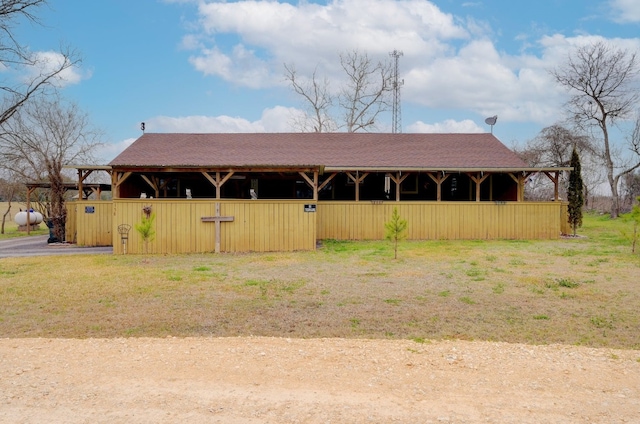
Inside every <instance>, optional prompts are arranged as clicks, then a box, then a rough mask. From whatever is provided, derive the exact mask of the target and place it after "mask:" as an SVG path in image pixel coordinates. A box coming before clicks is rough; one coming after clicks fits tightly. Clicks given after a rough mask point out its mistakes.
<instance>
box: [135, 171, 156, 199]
mask: <svg viewBox="0 0 640 424" xmlns="http://www.w3.org/2000/svg"><path fill="white" fill-rule="evenodd" d="M140 177H142V179H143V180H145V182H146V183H147V184H149V186H150V187H151V188H152V189H153V193H154V195H155V196H156V199H157V198H158V197H160V190H159V189H158V180H157V178H156V177H153V176H152V177H151V179H149V178H148V177H147V176H146V175H144V174H140Z"/></svg>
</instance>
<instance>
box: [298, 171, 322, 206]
mask: <svg viewBox="0 0 640 424" xmlns="http://www.w3.org/2000/svg"><path fill="white" fill-rule="evenodd" d="M298 174H300V176H301V177H302V178H304V180H305V181H306V182H307V184H308V185H309V186H310V187H311V189H312V190H313V200H318V171H313V180H311V178H309V176H308V175H307V174H306V173H305V172H302V171H300V172H298Z"/></svg>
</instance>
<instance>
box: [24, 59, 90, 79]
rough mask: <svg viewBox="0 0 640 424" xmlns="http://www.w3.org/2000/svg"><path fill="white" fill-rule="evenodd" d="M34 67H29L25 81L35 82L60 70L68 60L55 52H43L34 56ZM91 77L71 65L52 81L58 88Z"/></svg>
mask: <svg viewBox="0 0 640 424" xmlns="http://www.w3.org/2000/svg"><path fill="white" fill-rule="evenodd" d="M33 59H34V61H35V63H34V65H32V66H28V67H27V69H26V73H25V75H23V79H24V80H25V81H28V82H30V81H33V80H34V79H38V77H39V76H41V75H47V74H50V73H51V72H53V71H55V70H56V69H59V68H60V67H61V66H62V65H63V64H64V62H65V60H67V59H66V58H65V56H63V55H62V54H60V53H58V52H54V51H42V52H36V53H34V54H33ZM88 77H89V75H83V73H82V71H81V70H80V69H79V68H78V67H77V66H75V65H71V66H69V67H67V68H66V69H64V70H63V71H62V72H60V73H59V74H58V75H57V76H56V77H55V78H53V79H52V80H51V81H52V83H53V84H54V85H55V86H57V87H66V86H68V85H73V84H78V83H79V82H80V81H82V80H83V79H86V78H88Z"/></svg>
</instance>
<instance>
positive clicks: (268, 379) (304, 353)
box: [0, 337, 640, 424]
mask: <svg viewBox="0 0 640 424" xmlns="http://www.w3.org/2000/svg"><path fill="white" fill-rule="evenodd" d="M639 417H640V351H620V350H610V349H590V348H580V347H568V346H528V345H513V344H504V343H484V342H463V341H443V342H432V343H428V342H427V343H422V344H421V343H416V342H413V341H372V340H345V339H315V340H299V339H280V338H257V337H256V338H252V337H249V338H186V339H182V338H166V339H147V338H140V339H87V340H68V339H53V340H51V339H0V422H2V423H18V422H20V423H42V422H57V423H63V422H64V423H151V422H153V423H175V422H190V423H196V422H206V423H218V422H219V423H329V422H331V423H388V422H402V423H405V422H406V423H409V422H411V423H418V422H420V423H537V424H538V423H614V422H615V423H624V422H628V423H632V422H635V423H637V422H640V418H639Z"/></svg>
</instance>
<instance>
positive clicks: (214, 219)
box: [200, 203, 233, 253]
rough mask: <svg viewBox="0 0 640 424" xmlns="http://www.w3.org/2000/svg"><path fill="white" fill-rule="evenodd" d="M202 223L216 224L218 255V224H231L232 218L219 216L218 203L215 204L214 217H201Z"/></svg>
mask: <svg viewBox="0 0 640 424" xmlns="http://www.w3.org/2000/svg"><path fill="white" fill-rule="evenodd" d="M200 219H201V220H202V222H215V223H216V253H220V223H221V222H233V217H232V216H220V203H216V215H215V216H203V217H201V218H200Z"/></svg>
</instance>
